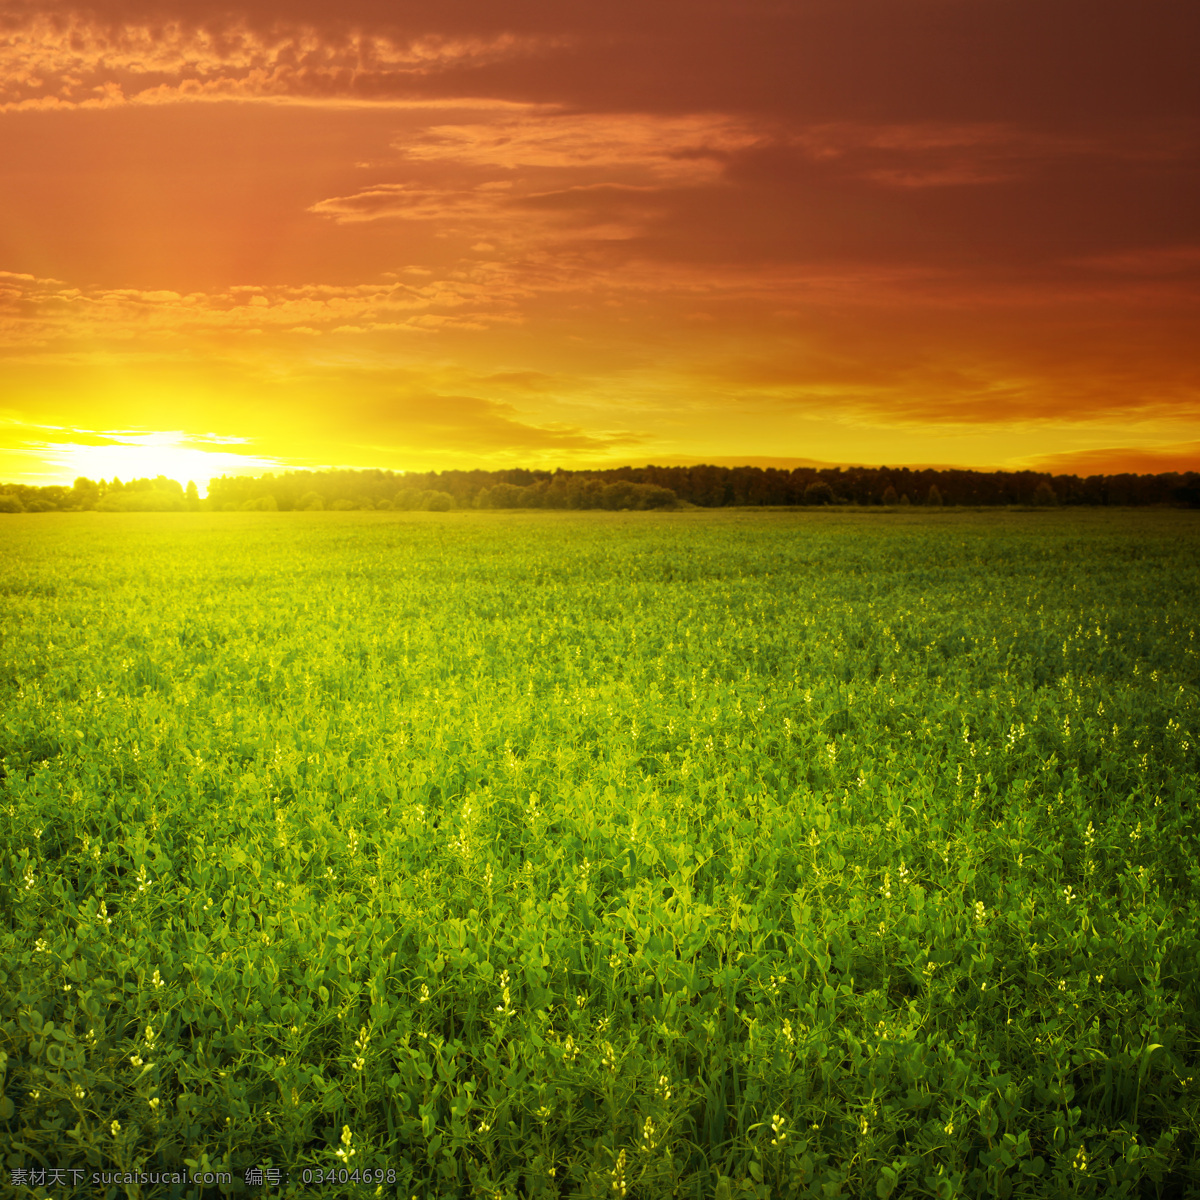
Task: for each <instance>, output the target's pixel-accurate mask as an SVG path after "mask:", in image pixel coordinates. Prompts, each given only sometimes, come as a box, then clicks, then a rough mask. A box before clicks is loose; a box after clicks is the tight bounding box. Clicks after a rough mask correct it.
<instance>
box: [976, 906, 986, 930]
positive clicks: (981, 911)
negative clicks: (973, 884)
mask: <svg viewBox="0 0 1200 1200" xmlns="http://www.w3.org/2000/svg"><path fill="white" fill-rule="evenodd" d="M986 919H987V909H986V908H984V906H983V901H982V900H976V901H975V924H976V925H982V924H983V923H984V921H985V920H986Z"/></svg>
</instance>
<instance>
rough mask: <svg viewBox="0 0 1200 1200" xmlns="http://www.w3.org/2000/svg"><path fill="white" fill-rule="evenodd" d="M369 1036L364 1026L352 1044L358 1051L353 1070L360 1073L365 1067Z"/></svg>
mask: <svg viewBox="0 0 1200 1200" xmlns="http://www.w3.org/2000/svg"><path fill="white" fill-rule="evenodd" d="M370 1040H371V1038H370V1035H369V1034H368V1033H367V1027H366V1026H365V1025H364V1026H363V1027H362V1028H361V1029H360V1030H359V1031H358V1038H357V1039H356V1040H355V1042H354V1048H355V1050H357V1051H358V1057H357V1058H355V1060H354V1069H355V1070H356V1071H361V1070H362V1069H363V1067H364V1066H365V1065H366V1061H367V1059H366V1054H367V1044H368V1043H369V1042H370Z"/></svg>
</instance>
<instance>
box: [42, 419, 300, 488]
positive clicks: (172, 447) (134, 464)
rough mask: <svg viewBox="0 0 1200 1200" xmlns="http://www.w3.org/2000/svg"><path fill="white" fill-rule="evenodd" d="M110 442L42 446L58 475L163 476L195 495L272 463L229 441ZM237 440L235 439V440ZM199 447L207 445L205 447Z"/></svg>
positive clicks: (123, 438)
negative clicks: (189, 485)
mask: <svg viewBox="0 0 1200 1200" xmlns="http://www.w3.org/2000/svg"><path fill="white" fill-rule="evenodd" d="M107 436H108V437H109V438H111V439H112V444H109V445H103V446H89V445H83V444H80V443H75V442H62V443H59V444H56V445H54V446H52V447H49V448H47V451H46V454H45V457H46V461H47V462H50V463H53V464H55V465H56V466H58V467H59V468H60V470H61V473H62V475H63V477H64V478H66V477H68V476H69V477H70V478H72V479H75V478H78V477H79V476H81V475H84V476H86V477H87V478H88V479H95V480H99V479H112V478H114V477H116V478H118V479H122V480H124V481H126V482H128V481H129V480H130V479H141V478H146V479H153V478H155V476H158V475H165V476H166V477H167V478H168V479H177V480H179V481H180V482H184V483H186V482H187V481H188V480H192V481H193V482H194V483H195V484H196V487H197V488H198V489H199V492H200V495H202V496H203V495H204V494H205V492H206V491H207V490H208V484H209V481H210V480H211V479H214V478H215V477H216V476H218V475H238V474H243V473H245V472H247V471H256V472H257V471H269V470H272V469H274V468H275V467H276V466H278V463H277V462H276V461H275V460H274V459H269V458H259V457H257V456H254V455H247V454H239V453H237V452H235V451H231V450H229V449H226V448H225V447H226V446H227V445H228V444H229V443H230V442H232V441H233V440H234V439H230V438H222V439H217V438H212V439H207V440H206V441H205V442H202V443H201V444H200V445H199V446H198V445H197V442H196V439H194V438H188V437H186V436H185V435H184V434H182V433H165V432H161V433H138V434H133V433H126V434H108V435H107ZM238 440H240V439H238ZM203 445H213V446H214V448H213V449H211V450H208V449H202V448H201V446H203Z"/></svg>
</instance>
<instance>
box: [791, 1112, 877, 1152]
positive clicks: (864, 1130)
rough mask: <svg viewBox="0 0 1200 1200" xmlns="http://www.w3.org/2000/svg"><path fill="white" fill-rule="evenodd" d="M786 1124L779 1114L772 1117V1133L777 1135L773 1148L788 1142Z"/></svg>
mask: <svg viewBox="0 0 1200 1200" xmlns="http://www.w3.org/2000/svg"><path fill="white" fill-rule="evenodd" d="M785 1124H786V1122H785V1121H784V1119H783V1117H781V1116H780V1115H779V1114H778V1113H775V1114H774V1115H773V1116H772V1117H771V1132H772V1133H773V1134H774V1135H775V1136H774V1137H773V1138H772V1139H771V1145H772V1146H778V1145H779V1143H780V1142H783V1141H786V1140H787V1134H786V1133H784V1131H783V1127H784V1125H785ZM864 1132H865V1130H864Z"/></svg>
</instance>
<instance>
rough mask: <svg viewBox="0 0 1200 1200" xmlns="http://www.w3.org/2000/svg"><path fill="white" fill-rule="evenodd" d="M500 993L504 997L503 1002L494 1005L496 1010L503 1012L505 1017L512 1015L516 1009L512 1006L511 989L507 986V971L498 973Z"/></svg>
mask: <svg viewBox="0 0 1200 1200" xmlns="http://www.w3.org/2000/svg"><path fill="white" fill-rule="evenodd" d="M500 994H501V995H502V996H503V997H504V1003H503V1004H497V1005H496V1011H497V1012H498V1013H503V1014H504V1015H505V1016H506V1017H510V1016H512V1014H513V1013H514V1012H516V1009H514V1008H513V1006H512V991H511V989H510V988H509V986H508V972H507V971H504V972H502V973H501V975H500Z"/></svg>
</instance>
